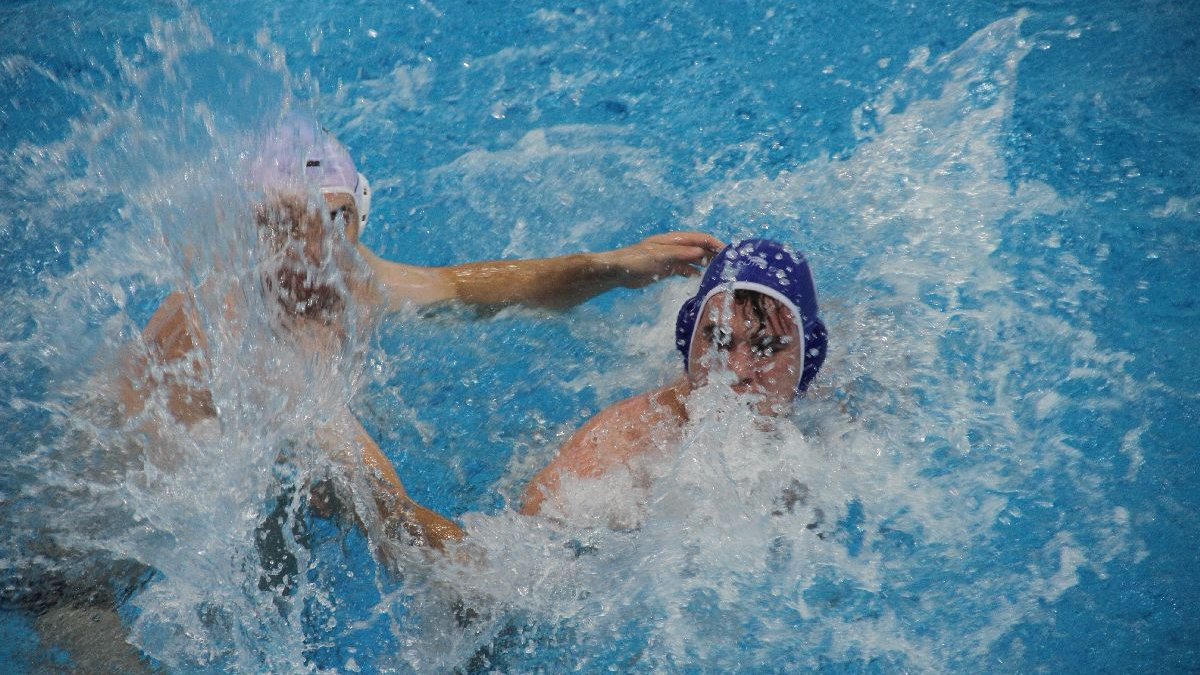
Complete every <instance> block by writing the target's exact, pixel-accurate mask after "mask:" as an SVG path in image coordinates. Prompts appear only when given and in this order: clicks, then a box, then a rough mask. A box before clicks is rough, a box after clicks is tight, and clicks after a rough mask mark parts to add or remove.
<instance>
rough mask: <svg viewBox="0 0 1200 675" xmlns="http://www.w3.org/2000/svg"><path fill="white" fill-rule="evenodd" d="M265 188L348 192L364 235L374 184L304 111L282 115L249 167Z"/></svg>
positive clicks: (359, 230)
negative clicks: (302, 112) (303, 114)
mask: <svg viewBox="0 0 1200 675" xmlns="http://www.w3.org/2000/svg"><path fill="white" fill-rule="evenodd" d="M250 173H251V176H252V177H253V179H254V182H255V183H257V184H258V186H259V187H261V188H262V189H264V190H289V189H291V190H297V189H299V190H305V189H311V188H314V187H315V188H317V189H319V190H320V191H321V194H323V195H324V194H347V195H350V196H351V197H352V198H353V199H354V207H355V209H357V210H358V232H359V234H360V235H361V234H362V232H363V230H365V229H366V227H367V218H368V216H370V215H371V185H370V183H369V182H367V177H366V176H364V175H362V174H361V173H359V172H358V169H357V168H356V167H355V166H354V160H353V159H351V157H350V152H349V151H348V150H346V146H344V145H342V144H341V143H339V142H338V140H337V139H336V138H334V137H333V135H332V134H330V133H329V132H327V131H325V130H324V129H321V128H320V127H319V126H317V124H316V122H314V121H313V120H312V119H309V118H307V117H305V116H302V115H297V114H292V115H288V116H287V117H285V118H283V120H281V121H280V123H279V124H278V125H277V126H275V127H274V128H273V129H271V130H270V131H269V132H268V133H267V134H266V136H265V138H264V139H263V142H262V143H261V145H260V147H259V150H258V155H257V157H255V159H254V161H253V163H252V164H251V169H250Z"/></svg>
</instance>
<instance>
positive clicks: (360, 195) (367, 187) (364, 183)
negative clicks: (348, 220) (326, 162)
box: [321, 173, 371, 236]
mask: <svg viewBox="0 0 1200 675" xmlns="http://www.w3.org/2000/svg"><path fill="white" fill-rule="evenodd" d="M321 194H323V195H350V196H351V197H353V198H354V208H355V209H357V210H358V234H359V236H362V233H363V230H365V229H367V217H368V216H370V215H371V183H370V182H369V181H368V180H367V177H366V176H364V175H362V174H361V173H360V174H358V180H357V181H356V185H355V186H354V187H353V188H350V187H347V186H338V185H328V186H325V187H323V188H321Z"/></svg>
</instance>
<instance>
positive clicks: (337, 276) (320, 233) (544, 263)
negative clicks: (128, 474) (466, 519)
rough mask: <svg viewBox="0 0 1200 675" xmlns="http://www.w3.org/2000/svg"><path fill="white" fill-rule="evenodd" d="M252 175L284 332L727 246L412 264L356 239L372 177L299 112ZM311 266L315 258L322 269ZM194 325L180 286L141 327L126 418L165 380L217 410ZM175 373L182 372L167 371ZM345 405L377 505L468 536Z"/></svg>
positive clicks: (579, 279)
mask: <svg viewBox="0 0 1200 675" xmlns="http://www.w3.org/2000/svg"><path fill="white" fill-rule="evenodd" d="M250 173H251V176H252V179H253V181H254V183H255V184H256V185H255V189H256V190H259V191H261V192H262V194H264V196H265V197H266V203H264V204H263V205H261V206H260V207H259V208H258V209H257V211H256V214H255V220H256V221H257V223H258V225H259V232H260V235H261V236H262V237H263V238H264V240H265V241H267V243H268V244H269V245H270V246H269V248H268V250H274V251H276V253H275V254H274V255H277V257H279V258H280V259H281V263H280V264H279V266H278V267H277V268H276V269H275V270H274V272H273V273H272V274H271V275H270V276H268V277H267V278H265V279H264V281H265V282H266V283H265V284H264V285H265V286H266V288H267V290H268V291H269V292H273V294H274V295H276V299H277V300H278V301H279V305H280V306H281V307H282V308H283V311H282V312H281V313H280V314H281V321H280V322H279V323H278V325H279V326H280V327H281V328H282V329H283V330H285V331H288V332H295V331H294V330H293V329H294V328H295V327H297V326H299V325H301V324H304V325H308V326H311V325H322V324H323V325H327V326H335V330H337V329H340V326H338V322H337V316H338V313H339V311H340V310H341V309H343V308H344V307H345V306H346V305H347V304H349V303H347V302H346V300H347V298H345V297H343V296H344V295H346V294H349V295H351V296H353V297H354V298H355V299H356V300H358V301H363V302H359V303H355V304H375V303H371V300H378V301H379V302H378V303H377V304H380V305H382V306H383V307H384V308H386V310H387V311H395V310H398V309H400V308H402V307H404V306H406V305H428V304H432V303H439V302H447V301H459V302H462V303H465V304H468V305H476V306H488V307H498V306H505V305H510V304H524V305H532V306H538V307H549V308H566V307H570V306H572V305H575V304H577V303H580V302H583V301H585V300H587V299H589V298H591V297H593V296H595V295H598V294H600V293H603V292H605V291H608V290H610V289H613V288H617V287H640V286H644V285H646V284H649V283H652V282H653V281H655V280H657V279H660V278H662V277H666V276H670V275H691V274H698V273H699V269H698V265H699V264H700V263H701V262H702V261H703V260H704V259H706V258H708V257H711V255H712V254H714V253H715V252H716V251H718V250H719V249H720V247H721V244H720V242H719V241H717V240H716V239H714V238H713V237H711V236H709V235H705V234H700V233H695V232H679V233H671V234H661V235H656V236H652V237H649V238H647V239H645V240H643V241H641V242H639V243H637V244H634V245H632V246H629V247H627V248H622V249H618V250H613V251H607V252H603V253H595V254H578V255H568V256H562V257H558V258H549V259H541V260H517V261H511V260H506V261H497V262H483V263H469V264H463V265H455V266H450V267H420V266H415V265H407V264H402V263H397V262H391V261H388V260H384V259H382V258H380V257H379V256H377V255H375V254H374V253H372V252H371V251H370V250H369V249H367V248H366V247H365V246H363V244H362V243H361V242H360V240H359V236H360V234H361V233H362V231H363V228H364V227H366V225H367V222H368V217H369V215H370V208H371V197H372V194H371V188H370V185H369V184H368V182H367V179H366V178H365V177H364V176H363V175H362V174H361V173H359V172H358V170H357V168H356V167H355V165H354V162H353V161H352V159H351V158H350V155H349V153H348V152H347V151H346V149H345V147H343V146H342V145H341V143H339V142H338V141H337V140H336V139H334V138H333V137H332V136H331V135H329V134H328V133H326V132H324V131H322V130H320V129H318V128H317V126H316V125H315V124H313V123H312V122H311V121H309V120H304V119H303V118H297V117H292V118H289V119H287V120H285V121H284V122H283V123H282V124H280V125H279V126H278V127H277V128H276V129H275V130H273V131H272V132H271V133H270V134H268V135H267V136H266V138H265V140H264V142H263V145H262V149H261V150H260V152H259V153H258V155H257V156H256V157H255V159H254V160H253V162H252V163H251V169H250ZM314 193H319V194H320V196H321V199H323V201H324V202H325V203H324V204H323V205H321V206H320V208H318V207H317V206H316V205H314V204H313V203H312V200H311V199H310V198H309V195H312V194H314ZM331 224H335V225H337V226H340V227H344V228H345V229H344V241H346V242H348V243H349V244H350V245H352V246H353V247H354V249H355V250H356V251H357V253H358V254H359V256H361V259H362V260H363V261H365V263H366V268H367V269H368V270H369V273H368V274H363V273H356V272H355V271H354V268H355V265H353V264H344V263H345V260H344V258H345V256H342V260H341V261H339V259H338V257H337V256H336V255H330V253H329V250H328V246H329V243H330V242H331V234H330V230H329V226H330V225H331ZM337 234H339V235H340V233H337ZM331 260H332V261H333V265H334V266H335V267H338V269H337V270H334V271H333V272H332V273H329V274H327V273H326V272H328V270H327V269H325V267H328V266H329V261H331ZM323 266H324V267H323ZM314 267H316V268H319V269H318V271H317V272H316V273H314V272H313V268H314ZM343 267H344V269H343ZM357 268H358V269H359V270H361V269H362V268H363V266H362V265H361V264H360V265H357ZM330 279H333V281H330ZM380 296H381V297H380ZM199 326H200V322H199V321H198V320H197V318H196V316H195V313H194V308H193V306H192V304H191V301H190V300H189V298H188V297H187V296H186V295H185V294H183V293H180V292H176V293H174V294H172V295H171V296H169V297H168V298H167V299H166V300H165V301H164V302H163V304H162V305H161V306H160V307H159V309H158V311H157V312H156V313H155V314H154V316H153V317H152V318H151V319H150V321H149V323H148V324H147V326H146V328H145V330H144V331H143V337H144V340H145V342H146V346H147V354H148V356H147V357H145V358H142V359H136V360H134V362H131V363H130V365H129V367H128V368H127V373H126V376H125V377H124V378H123V383H122V385H123V386H122V400H123V404H124V406H125V414H126V415H127V416H130V417H133V416H135V415H137V414H138V413H139V412H140V411H141V410H142V409H143V408H144V407H145V406H146V405H147V402H148V401H149V399H150V397H151V395H152V392H153V391H154V390H155V389H156V388H161V389H162V390H165V392H164V393H165V398H166V404H167V409H168V410H169V412H170V414H171V415H172V416H173V417H174V419H175V420H176V421H177V422H179V423H181V424H184V425H187V426H190V425H192V424H195V423H197V422H199V421H201V420H204V419H211V418H216V417H217V410H216V407H215V406H214V403H213V399H212V395H211V393H210V392H209V391H208V390H207V389H206V388H205V386H204V384H203V382H204V378H203V377H202V374H201V373H200V372H199V371H200V370H201V368H202V366H201V365H199V364H200V363H202V362H204V361H205V360H206V359H205V358H197V355H200V356H203V355H204V354H205V353H206V351H207V349H208V347H207V341H206V338H205V336H204V334H203V332H202V331H201V329H200V328H199ZM313 344H318V345H319V344H322V342H321V341H320V340H317V341H315V342H313ZM314 348H319V347H314ZM165 365H170V366H172V367H169V368H167V367H164V366H165ZM172 372H175V373H182V375H170V374H169V373H172ZM163 373H168V374H167V375H163ZM188 373H190V376H188V375H187V374H188ZM342 412H344V413H345V419H349V420H351V421H352V422H351V423H350V426H351V427H352V429H353V436H354V438H353V442H354V443H356V444H357V445H358V447H359V448H360V449H361V457H362V462H363V464H364V465H365V467H366V468H367V469H368V471H369V473H370V474H371V475H372V482H373V484H374V485H373V490H374V493H375V500H376V502H377V505H378V506H379V509H380V515H381V517H382V518H383V519H384V521H385V522H386V523H388V526H389V527H390V528H391V530H392V531H394V532H407V534H408V535H410V536H411V539H412V540H413V541H414V542H416V543H420V544H427V545H430V546H433V547H435V548H441V547H442V546H443V545H444V543H445V542H446V541H448V540H454V539H459V538H461V537H462V531H461V530H460V529H459V527H458V526H457V525H456V524H455V523H453V522H452V521H450V520H448V519H446V518H443V517H442V516H440V515H438V514H436V513H434V512H432V511H430V510H428V509H425V508H424V507H422V506H420V505H419V504H417V503H416V502H415V501H413V500H412V499H411V498H410V497H409V496H408V494H407V493H406V491H405V489H404V485H403V483H402V482H401V481H400V478H399V476H398V475H397V473H396V470H395V468H394V467H393V466H392V463H391V462H390V461H389V460H388V459H387V457H386V456H385V455H384V454H383V452H382V451H381V450H380V448H379V446H378V444H377V443H376V442H375V441H374V439H372V438H371V436H370V435H369V434H368V433H367V432H366V430H365V429H363V427H362V425H361V424H360V423H359V422H358V420H357V419H356V418H355V417H354V416H353V414H352V413H350V412H349V411H348V410H346V411H342Z"/></svg>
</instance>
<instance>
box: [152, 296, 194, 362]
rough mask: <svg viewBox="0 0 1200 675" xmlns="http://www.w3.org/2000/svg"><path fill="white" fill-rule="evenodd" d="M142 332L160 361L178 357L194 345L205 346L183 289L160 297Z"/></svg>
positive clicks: (190, 349)
mask: <svg viewBox="0 0 1200 675" xmlns="http://www.w3.org/2000/svg"><path fill="white" fill-rule="evenodd" d="M142 336H143V338H144V339H145V340H146V342H147V345H148V346H150V347H151V349H153V350H154V352H156V357H157V358H158V359H161V360H163V361H171V360H174V359H178V358H180V357H182V356H183V355H185V354H187V353H188V352H190V351H192V349H194V348H195V347H197V346H199V347H204V346H205V345H204V336H203V335H202V334H201V333H200V330H199V328H198V326H197V322H196V320H195V318H194V317H193V316H192V309H191V308H190V307H189V306H188V303H187V299H186V298H185V296H184V295H183V293H180V292H178V291H176V292H174V293H172V294H170V295H169V296H167V299H166V300H163V303H162V304H161V305H159V308H158V310H157V311H155V312H154V316H152V317H150V321H149V323H147V324H146V328H145V330H143V331H142Z"/></svg>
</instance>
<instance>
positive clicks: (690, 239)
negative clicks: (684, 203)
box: [646, 232, 725, 253]
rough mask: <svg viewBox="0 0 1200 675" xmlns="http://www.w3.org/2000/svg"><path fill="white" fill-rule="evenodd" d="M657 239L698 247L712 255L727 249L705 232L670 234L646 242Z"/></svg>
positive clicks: (651, 238)
mask: <svg viewBox="0 0 1200 675" xmlns="http://www.w3.org/2000/svg"><path fill="white" fill-rule="evenodd" d="M656 239H657V240H659V241H661V242H663V243H670V244H675V245H677V246H697V247H699V248H702V249H704V250H705V251H708V252H710V253H717V252H719V251H720V250H721V249H723V248H725V243H724V242H722V241H721V240H720V239H717V238H716V237H714V236H712V235H711V234H707V233H704V232H668V233H666V234H659V235H655V236H653V237H650V238H648V239H647V240H646V241H651V240H656Z"/></svg>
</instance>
